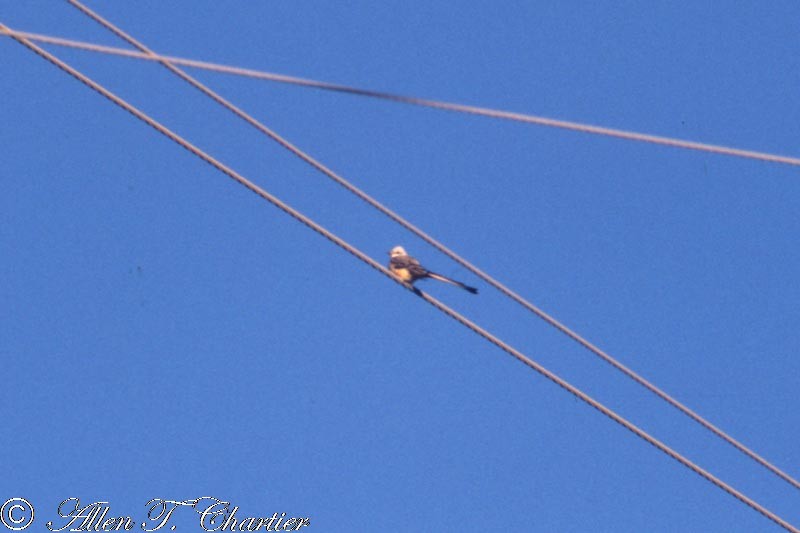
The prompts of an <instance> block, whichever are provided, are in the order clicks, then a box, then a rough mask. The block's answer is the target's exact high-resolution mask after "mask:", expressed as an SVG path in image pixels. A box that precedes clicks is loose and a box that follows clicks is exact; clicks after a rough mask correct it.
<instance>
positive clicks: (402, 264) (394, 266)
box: [389, 246, 478, 294]
mask: <svg viewBox="0 0 800 533" xmlns="http://www.w3.org/2000/svg"><path fill="white" fill-rule="evenodd" d="M389 270H391V271H392V273H393V274H394V275H395V276H397V277H398V278H400V279H402V280H403V281H407V282H408V283H414V282H415V281H417V280H418V279H425V278H432V279H436V280H439V281H444V282H445V283H451V284H453V285H455V286H457V287H461V288H462V289H464V290H465V291H469V292H471V293H472V294H478V289H476V288H475V287H470V286H469V285H465V284H464V283H461V282H460V281H456V280H454V279H450V278H448V277H445V276H442V275H441V274H437V273H435V272H431V271H430V270H427V269H425V268H424V267H422V265H420V264H419V261H417V260H416V259H414V258H413V257H411V256H410V255H408V254H407V253H406V251H405V249H404V248H403V247H402V246H395V247H394V248H392V251H391V252H389Z"/></svg>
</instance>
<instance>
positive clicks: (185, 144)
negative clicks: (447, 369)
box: [0, 23, 800, 533]
mask: <svg viewBox="0 0 800 533" xmlns="http://www.w3.org/2000/svg"><path fill="white" fill-rule="evenodd" d="M2 28H5V26H4V25H3V24H2V23H0V29H2ZM14 39H15V40H16V41H17V42H19V43H20V44H22V45H24V46H26V47H27V48H28V49H30V50H32V51H33V52H35V53H36V54H37V55H39V56H40V57H42V58H44V59H46V60H47V61H49V62H50V63H52V64H53V65H55V66H56V67H58V68H60V69H61V70H63V71H64V72H66V73H67V74H69V75H71V76H72V77H74V78H75V79H77V80H78V81H80V82H81V83H83V84H84V85H86V86H88V87H89V88H91V89H93V90H94V91H96V92H97V93H99V94H100V95H102V96H104V97H105V98H107V99H108V100H110V101H111V102H113V103H114V104H116V105H117V106H119V107H121V108H122V109H124V110H125V111H127V112H128V113H130V114H131V115H133V116H134V117H136V118H137V119H139V120H141V121H142V122H144V123H145V124H147V125H148V126H150V127H152V128H153V129H155V130H156V131H158V132H159V133H161V134H162V135H164V136H165V137H167V138H168V139H170V140H171V141H173V142H175V143H176V144H178V145H180V146H181V147H182V148H184V149H186V150H188V151H189V152H191V153H192V154H194V155H195V156H197V157H199V158H200V159H202V160H203V161H205V162H206V163H208V164H209V165H211V166H213V167H214V168H216V169H217V170H219V171H220V172H222V173H224V174H225V175H227V176H228V177H230V178H231V179H233V180H234V181H236V182H237V183H239V184H241V185H243V186H245V187H246V188H247V189H249V190H250V191H252V192H254V193H255V194H257V195H258V196H260V197H261V198H263V199H265V200H267V201H268V202H270V203H271V204H273V205H274V206H276V207H278V208H279V209H281V210H282V211H284V212H285V213H287V214H288V215H290V216H292V217H293V218H295V219H296V220H298V221H299V222H301V223H303V224H304V225H306V226H307V227H309V228H310V229H312V230H314V231H315V232H317V233H319V234H320V235H322V236H323V237H325V238H326V239H328V240H330V241H331V242H333V243H334V244H336V245H337V246H339V247H340V248H342V249H344V250H345V251H346V252H348V253H350V254H351V255H353V256H355V257H356V258H358V259H359V260H361V261H362V262H364V263H366V264H367V265H368V266H371V267H372V268H374V269H375V270H377V271H378V272H380V273H381V274H383V275H384V276H386V277H388V278H389V279H391V280H392V281H394V282H395V283H398V284H399V285H402V286H403V287H404V288H406V289H407V290H410V291H412V292H414V293H415V294H417V295H418V296H419V297H420V298H422V299H423V300H425V301H426V302H428V303H429V304H431V305H432V306H434V307H435V308H436V309H438V310H439V311H441V312H443V313H445V314H446V315H448V316H449V317H451V318H453V319H454V320H456V321H457V322H459V323H460V324H462V325H463V326H465V327H467V328H469V329H470V330H472V331H473V332H475V333H477V334H478V335H480V336H481V337H483V338H484V339H486V340H488V341H489V342H491V343H492V344H494V345H495V346H497V347H498V348H500V349H502V350H503V351H505V352H506V353H508V354H509V355H511V356H513V357H515V358H516V359H518V360H519V361H521V362H522V363H524V364H525V365H527V366H528V367H530V368H531V369H533V370H535V371H536V372H538V373H540V374H541V375H543V376H544V377H546V378H547V379H549V380H550V381H552V382H554V383H555V384H556V385H558V386H559V387H561V388H563V389H565V390H566V391H567V392H569V393H570V394H573V395H574V396H575V397H577V398H578V399H580V400H581V401H583V402H585V403H587V404H588V405H589V406H591V407H593V408H595V409H596V410H598V411H600V412H601V413H602V414H604V415H605V416H607V417H608V418H610V419H611V420H613V421H614V422H616V423H617V424H619V425H621V426H623V427H624V428H625V429H627V430H629V431H631V432H632V433H634V434H635V435H636V436H638V437H639V438H641V439H643V440H644V441H646V442H647V443H649V444H651V445H652V446H654V447H655V448H657V449H658V450H660V451H661V452H663V453H665V454H666V455H668V456H670V457H672V458H673V459H675V460H676V461H678V462H679V463H681V464H682V465H683V466H685V467H687V468H689V469H690V470H692V471H693V472H695V473H696V474H698V475H700V476H701V477H703V478H705V479H706V480H708V481H709V482H711V483H713V484H714V485H716V486H717V487H719V488H720V489H722V490H724V491H725V492H727V493H728V494H730V495H731V496H733V497H734V498H736V499H737V500H739V501H740V502H742V503H744V504H745V505H747V506H749V507H751V508H752V509H754V510H755V511H757V512H759V513H760V514H762V515H763V516H764V517H766V518H768V519H769V520H772V521H773V522H774V523H776V524H777V525H779V526H780V527H782V528H784V529H786V530H787V531H791V532H792V533H800V529H797V528H796V527H795V526H793V525H792V524H790V523H789V522H787V521H785V520H784V519H782V518H780V517H779V516H778V515H776V514H774V513H773V512H771V511H769V510H768V509H766V508H765V507H763V506H762V505H761V504H759V503H758V502H756V501H754V500H752V499H751V498H749V497H748V496H746V495H745V494H743V493H741V492H739V491H738V490H736V489H735V488H733V487H732V486H730V485H728V484H727V483H725V482H724V481H722V480H721V479H719V478H718V477H716V476H714V475H713V474H711V473H710V472H708V471H706V470H704V469H703V468H701V467H700V466H699V465H697V464H695V463H694V462H692V461H691V460H690V459H688V458H686V457H684V456H683V455H681V454H680V453H678V452H677V451H675V450H673V449H672V448H670V447H669V446H667V445H666V444H664V443H663V442H661V441H660V440H658V439H656V438H655V437H653V436H652V435H650V434H649V433H647V432H646V431H644V430H642V429H640V428H639V427H638V426H636V425H634V424H633V423H631V422H629V421H628V420H627V419H625V418H623V417H622V416H620V415H618V414H617V413H616V412H615V411H613V410H612V409H610V408H608V407H606V406H605V405H603V404H602V403H600V402H598V401H597V400H595V399H594V398H592V397H591V396H589V395H588V394H586V393H585V392H583V391H581V390H580V389H578V388H577V387H575V386H573V385H571V384H570V383H569V382H567V381H565V380H563V379H562V378H560V377H559V376H557V375H556V374H554V373H552V372H550V371H549V370H547V369H546V368H545V367H543V366H542V365H540V364H539V363H537V362H535V361H533V360H532V359H531V358H529V357H528V356H526V355H525V354H523V353H522V352H520V351H519V350H517V349H515V348H513V347H512V346H510V345H508V344H506V343H505V342H503V341H502V340H501V339H499V338H498V337H496V336H494V335H492V334H491V333H490V332H488V331H487V330H485V329H483V328H481V327H480V326H478V325H477V324H475V323H474V322H472V321H471V320H469V319H468V318H466V317H464V316H462V315H461V314H459V313H458V312H456V311H454V310H453V309H451V308H450V307H448V306H446V305H445V304H443V303H441V302H440V301H439V300H437V299H436V298H434V297H432V296H429V295H427V294H425V293H423V292H421V291H419V290H417V289H415V288H414V287H412V286H411V285H409V284H407V283H405V282H403V281H401V280H400V279H399V278H397V277H396V276H395V275H394V274H392V273H391V272H390V271H389V270H387V269H386V268H385V267H384V266H383V265H380V264H379V263H377V262H376V261H375V260H374V259H372V258H371V257H369V256H368V255H366V254H365V253H364V252H362V251H361V250H359V249H358V248H356V247H354V246H352V245H350V244H349V243H348V242H347V241H345V240H344V239H342V238H340V237H338V236H337V235H335V234H334V233H332V232H330V231H328V230H327V229H325V228H324V227H323V226H321V225H319V224H317V223H316V222H314V221H313V220H312V219H310V218H308V217H307V216H305V215H303V214H302V213H300V212H299V211H297V210H295V209H294V208H292V207H291V206H289V205H287V204H285V203H284V202H282V201H281V200H280V199H278V198H277V197H275V196H273V195H272V194H270V193H269V192H267V191H266V190H265V189H263V188H261V187H259V186H258V185H256V184H255V183H253V182H252V181H250V180H248V179H247V178H245V177H244V176H242V175H241V174H239V173H238V172H236V171H235V170H233V169H232V168H230V167H228V166H227V165H225V164H224V163H221V162H220V161H218V160H217V159H215V158H214V157H212V156H211V155H209V154H207V153H206V152H204V151H203V150H201V149H200V148H198V147H196V146H195V145H193V144H191V143H190V142H189V141H187V140H185V139H184V138H183V137H181V136H179V135H178V134H176V133H174V132H173V131H172V130H170V129H168V128H167V127H165V126H163V125H162V124H160V123H159V122H157V121H156V120H154V119H153V118H151V117H150V116H148V115H147V114H145V113H144V112H142V111H140V110H139V109H137V108H136V107H134V106H133V105H131V104H130V103H128V102H126V101H125V100H123V99H122V98H120V97H118V96H117V95H115V94H114V93H112V92H111V91H109V90H108V89H106V88H105V87H103V86H102V85H100V84H99V83H97V82H95V81H94V80H92V79H91V78H89V77H88V76H86V75H84V74H82V73H81V72H79V71H78V70H76V69H74V68H73V67H71V66H70V65H68V64H67V63H65V62H64V61H61V60H60V59H58V58H57V57H56V56H54V55H53V54H50V53H49V52H47V51H46V50H44V49H42V48H40V47H39V46H37V45H36V44H34V43H33V42H31V41H29V40H27V39H25V38H22V37H14Z"/></svg>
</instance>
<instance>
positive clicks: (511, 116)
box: [5, 31, 800, 166]
mask: <svg viewBox="0 0 800 533" xmlns="http://www.w3.org/2000/svg"><path fill="white" fill-rule="evenodd" d="M14 34H15V35H17V36H18V37H24V38H26V39H31V40H34V41H39V42H45V43H50V44H56V45H59V46H69V47H72V48H79V49H82V50H89V51H92V52H99V53H103V54H114V55H120V56H126V57H131V58H135V59H143V60H147V61H161V62H163V61H167V62H169V63H173V64H175V65H183V66H187V67H193V68H199V69H204V70H210V71H213V72H221V73H225V74H232V75H234V76H245V77H248V78H255V79H261V80H268V81H274V82H278V83H288V84H291V85H298V86H302V87H310V88H314V89H321V90H325V91H334V92H340V93H346V94H353V95H357V96H366V97H368V98H377V99H380V100H388V101H391V102H396V103H400V104H408V105H415V106H421V107H429V108H433V109H440V110H444V111H452V112H456V113H468V114H471V115H479V116H484V117H490V118H495V119H500V120H511V121H515V122H523V123H527V124H537V125H539V126H546V127H551V128H561V129H565V130H571V131H578V132H581V133H589V134H593V135H605V136H609V137H616V138H618V139H624V140H628V141H637V142H646V143H652V144H657V145H662V146H671V147H673V148H682V149H686V150H698V151H701V152H709V153H714V154H721V155H729V156H734V157H743V158H746V159H756V160H760V161H768V162H771V163H780V164H784V165H792V166H800V158H798V157H792V156H785V155H779V154H771V153H768V152H762V151H756V150H745V149H743V148H734V147H731V146H723V145H720V144H711V143H703V142H697V141H689V140H686V139H678V138H675V137H666V136H663V135H652V134H649V133H640V132H636V131H630V130H622V129H618V128H608V127H605V126H595V125H593V124H585V123H582V122H574V121H569V120H559V119H554V118H548V117H543V116H539V115H532V114H530V113H515V112H513V111H504V110H502V109H492V108H489V107H480V106H473V105H466V104H458V103H455V102H446V101H443V100H432V99H429V98H420V97H417V96H406V95H402V94H395V93H389V92H384V91H375V90H372V89H364V88H362V87H353V86H350V85H342V84H339V83H331V82H327V81H320V80H312V79H308V78H300V77H298V76H287V75H285V74H277V73H274V72H266V71H263V70H255V69H248V68H242V67H234V66H230V65H223V64H220V63H212V62H209V61H199V60H196V59H187V58H183V57H175V56H162V55H157V54H153V55H149V54H143V53H140V52H135V51H133V50H126V49H123V48H116V47H113V46H104V45H99V44H94V43H87V42H85V41H76V40H74V39H64V38H61V37H55V36H52V35H43V34H40V33H31V32H20V31H18V32H14ZM5 35H8V36H11V33H9V32H5Z"/></svg>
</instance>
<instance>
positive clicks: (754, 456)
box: [68, 0, 800, 489]
mask: <svg viewBox="0 0 800 533" xmlns="http://www.w3.org/2000/svg"><path fill="white" fill-rule="evenodd" d="M68 1H69V3H70V4H72V5H73V6H74V7H75V8H77V9H79V10H80V11H81V12H83V13H84V14H85V15H87V16H88V17H89V18H91V19H92V20H94V21H95V22H97V23H99V24H100V25H102V26H103V27H104V28H106V29H108V30H109V31H111V32H112V33H114V34H115V35H116V36H118V37H119V38H121V39H123V40H125V41H126V42H128V43H129V44H131V45H133V46H135V47H136V48H138V49H139V50H141V51H142V52H143V53H145V54H147V55H148V56H150V57H151V58H154V59H157V60H158V61H159V62H160V63H161V64H162V65H164V67H166V68H167V69H169V70H170V71H171V72H172V73H174V74H175V75H176V76H178V77H180V78H181V79H183V80H184V81H186V82H187V83H189V84H190V85H192V86H193V87H194V88H196V89H197V90H199V91H200V92H202V93H203V94H205V95H206V96H208V97H209V98H211V99H213V100H214V101H215V102H217V103H219V104H220V105H222V106H223V107H225V108H226V109H228V110H229V111H231V112H232V113H234V114H235V115H236V116H238V117H239V118H241V119H242V120H244V121H245V122H247V123H248V124H250V125H251V126H253V127H254V128H256V129H257V130H259V131H260V132H261V133H263V134H265V135H267V136H268V137H270V138H271V139H272V140H274V141H275V142H277V143H278V144H280V145H281V146H283V147H284V148H286V149H287V150H289V151H290V152H292V153H293V154H294V155H296V156H297V157H299V158H300V159H302V160H303V161H305V162H306V163H308V164H309V165H311V166H312V167H314V168H315V169H316V170H318V171H320V172H321V173H323V174H324V175H326V176H328V177H329V178H330V179H332V180H333V181H335V182H336V183H338V184H339V185H341V186H342V187H344V188H345V189H347V190H348V191H349V192H351V193H352V194H354V195H356V196H357V197H358V198H360V199H361V200H363V201H364V202H366V203H368V204H369V205H371V206H372V207H374V208H375V209H377V210H378V211H380V212H381V213H383V214H384V215H386V216H387V217H389V218H390V219H391V220H393V221H394V222H396V223H397V224H399V225H401V226H402V227H404V228H406V229H407V230H409V231H411V232H412V233H414V234H415V235H417V236H418V237H419V238H421V239H422V240H424V241H425V242H427V243H428V244H430V245H431V246H433V247H434V248H436V249H437V250H439V251H440V252H442V253H443V254H445V255H446V256H448V257H450V258H451V259H453V260H454V261H455V262H457V263H458V264H460V265H461V266H463V267H464V268H466V269H467V270H469V271H470V272H472V273H473V274H475V275H476V276H478V277H479V278H481V279H482V280H484V281H485V282H486V283H488V284H489V285H491V286H492V287H494V288H495V289H497V290H499V291H500V292H501V293H503V294H504V295H505V296H507V297H508V298H511V299H512V300H513V301H515V302H516V303H518V304H519V305H521V306H523V307H524V308H525V309H527V310H528V311H530V312H532V313H533V314H535V315H536V316H538V317H539V318H540V319H542V320H544V321H545V322H546V323H547V324H549V325H550V326H552V327H554V328H555V329H557V330H558V331H560V332H561V333H563V334H564V335H566V336H567V337H569V338H570V339H572V340H573V341H575V342H577V343H578V344H580V345H581V346H582V347H584V348H585V349H587V350H589V351H590V352H592V353H593V354H595V355H596V356H598V357H600V358H601V359H602V360H603V361H605V362H606V363H608V364H610V365H611V366H613V367H614V368H615V369H617V370H618V371H620V372H622V373H623V374H624V375H625V376H627V377H628V378H630V379H632V380H633V381H635V382H636V383H638V384H639V385H641V386H642V387H644V388H646V389H647V390H649V391H650V392H651V393H653V394H655V395H656V396H658V397H659V398H661V399H662V400H663V401H665V402H667V403H668V404H669V405H671V406H672V407H674V408H676V409H678V410H679V411H680V412H681V413H683V414H684V415H686V416H687V417H689V418H690V419H692V420H694V421H695V422H696V423H698V424H699V425H701V426H702V427H703V428H705V429H706V430H708V431H710V432H711V433H713V434H714V435H716V436H717V437H718V438H720V439H722V440H724V441H725V442H727V443H728V444H730V445H731V446H733V447H734V448H736V449H737V450H738V451H739V452H741V453H742V454H744V455H746V456H747V457H749V458H750V459H751V460H753V461H755V462H756V463H758V464H759V465H761V466H762V467H763V468H766V469H767V470H768V471H770V472H772V473H773V474H774V475H776V476H778V477H779V478H781V479H782V480H784V481H786V482H787V483H789V484H790V485H792V486H793V487H794V488H796V489H800V482H799V481H797V480H796V479H794V478H793V477H792V476H790V475H789V474H787V473H786V472H784V471H783V470H781V469H780V468H778V467H777V466H775V465H773V464H772V463H770V462H769V461H767V460H766V459H765V458H764V457H762V456H761V455H759V454H758V453H756V452H755V451H753V450H751V449H750V448H749V447H747V446H745V445H744V444H742V443H741V442H739V441H738V440H736V439H734V438H733V437H732V436H730V435H728V434H727V433H726V432H725V431H723V430H722V429H720V428H718V427H717V426H715V425H714V424H712V423H711V422H709V421H708V420H706V419H705V418H704V417H702V416H700V415H699V414H698V413H696V412H695V411H694V410H692V409H690V408H689V407H688V406H686V405H684V404H683V403H681V402H680V401H678V400H677V399H675V398H673V397H672V396H671V395H669V394H668V393H667V392H665V391H663V390H662V389H661V388H659V387H658V386H656V385H655V384H653V383H651V382H650V381H648V380H647V379H645V378H644V377H642V376H640V375H639V374H638V373H636V372H635V371H633V370H632V369H630V368H628V367H627V366H625V365H624V364H623V363H621V362H620V361H618V360H617V359H616V358H614V357H613V356H611V355H610V354H608V353H606V352H605V351H603V350H602V349H600V347H598V346H596V345H594V344H592V343H591V342H589V341H588V340H587V339H585V338H584V337H583V336H581V335H580V334H579V333H577V332H575V331H573V330H572V329H570V328H568V327H567V326H566V325H564V324H562V323H561V322H559V321H558V320H556V319H555V318H554V317H552V316H550V315H549V314H548V313H546V312H545V311H544V310H542V309H540V308H538V307H537V306H535V305H534V304H533V303H531V302H529V301H528V300H526V299H525V298H523V297H522V296H520V295H519V294H517V293H516V292H514V291H512V290H511V289H510V288H508V287H506V286H505V285H503V284H502V283H500V282H499V281H497V280H496V279H495V278H493V277H492V276H490V275H489V274H487V273H485V272H483V271H482V270H480V269H479V268H478V267H476V266H475V265H473V264H472V263H470V262H469V261H467V260H466V259H464V258H462V257H461V256H459V255H458V254H456V253H455V252H454V251H452V250H451V249H450V248H448V247H447V246H445V245H444V244H442V243H441V242H439V241H438V240H436V239H434V238H433V237H431V236H430V235H428V234H427V233H425V232H424V231H422V230H421V229H419V228H418V227H416V226H415V225H413V224H412V223H411V222H409V221H408V220H406V219H405V218H403V217H401V216H400V215H398V214H397V213H395V212H394V211H392V210H391V209H389V208H388V207H386V206H384V205H383V204H381V203H380V202H378V201H377V200H376V199H375V198H373V197H372V196H370V195H369V194H367V193H366V192H364V191H362V190H361V189H359V188H358V187H356V186H355V185H353V184H352V183H351V182H349V181H348V180H346V179H345V178H344V177H342V176H340V175H338V174H337V173H336V172H334V171H333V170H331V169H330V168H328V167H326V166H325V165H324V164H322V163H321V162H319V161H317V160H316V159H314V158H313V157H311V156H310V155H309V154H307V153H305V152H304V151H302V150H301V149H300V148H298V147H297V146H295V145H293V144H292V143H291V142H289V141H288V140H287V139H285V138H283V137H282V136H281V135H279V134H278V133H277V132H275V131H273V130H272V129H270V128H268V127H267V126H266V125H264V124H263V123H261V122H259V121H258V120H257V119H255V118H254V117H252V116H251V115H249V114H248V113H246V112H245V111H244V110H242V109H240V108H239V107H237V106H236V105H234V104H233V103H231V102H230V101H228V100H227V99H225V98H224V97H223V96H221V95H220V94H218V93H217V92H215V91H213V90H212V89H211V88H209V87H208V86H206V85H204V84H203V83H201V82H200V81H198V80H196V79H195V78H193V77H192V76H190V75H189V74H187V73H186V72H184V71H183V70H181V69H179V68H177V67H175V66H174V65H172V64H171V63H170V61H168V60H167V59H166V58H163V57H162V56H159V55H158V54H156V53H155V52H154V51H152V50H150V49H149V48H148V47H147V46H145V45H144V44H142V43H141V42H139V41H137V40H136V39H134V38H133V37H132V36H130V35H128V34H127V33H126V32H124V31H123V30H122V29H121V28H119V27H118V26H116V25H115V24H113V23H112V22H110V21H108V20H106V19H105V18H103V17H102V16H101V15H100V14H98V13H96V12H95V11H92V10H91V9H90V8H88V7H86V6H85V5H83V4H82V3H81V2H79V1H78V0H68ZM798 161H800V160H798Z"/></svg>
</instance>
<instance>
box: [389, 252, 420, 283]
mask: <svg viewBox="0 0 800 533" xmlns="http://www.w3.org/2000/svg"><path fill="white" fill-rule="evenodd" d="M389 263H390V265H391V266H392V267H394V268H404V269H406V270H408V271H409V273H410V274H411V275H412V276H413V277H414V278H415V279H416V278H422V277H425V276H427V275H428V271H427V270H425V269H424V268H423V267H422V266H421V265H420V264H419V261H417V260H416V259H414V258H413V257H411V256H410V255H400V256H397V257H392V258H391V259H390V260H389Z"/></svg>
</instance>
